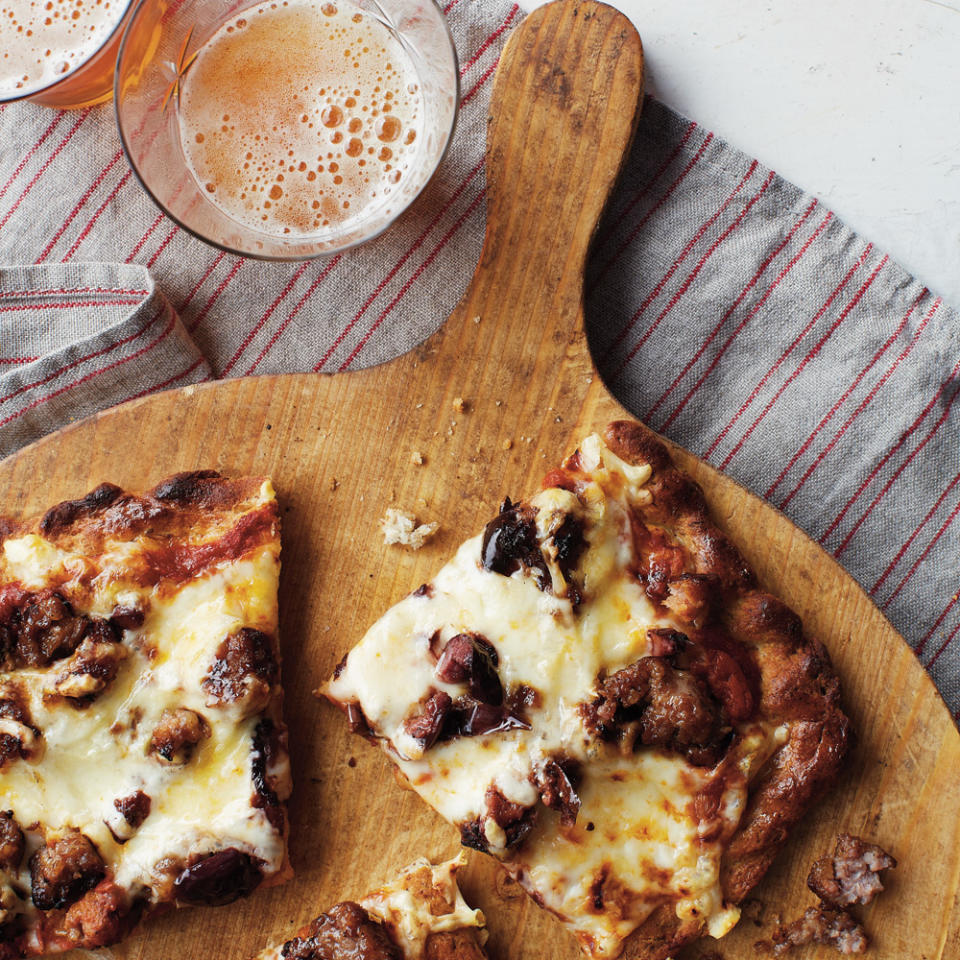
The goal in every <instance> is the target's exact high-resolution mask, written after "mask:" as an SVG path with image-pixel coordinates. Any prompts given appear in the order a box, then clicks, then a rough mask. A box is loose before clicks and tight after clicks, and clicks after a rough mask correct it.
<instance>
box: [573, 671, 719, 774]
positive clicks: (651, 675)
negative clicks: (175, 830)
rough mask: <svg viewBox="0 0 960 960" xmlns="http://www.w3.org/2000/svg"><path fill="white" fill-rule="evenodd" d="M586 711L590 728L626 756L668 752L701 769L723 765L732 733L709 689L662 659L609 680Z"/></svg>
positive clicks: (616, 674) (587, 705) (690, 675)
mask: <svg viewBox="0 0 960 960" xmlns="http://www.w3.org/2000/svg"><path fill="white" fill-rule="evenodd" d="M583 712H584V715H585V719H586V722H587V727H588V729H591V730H592V731H593V732H594V733H595V735H597V736H599V737H601V738H602V739H604V740H613V741H619V742H620V744H621V747H622V749H624V750H625V751H632V750H635V749H637V747H638V746H640V745H641V744H642V745H644V746H657V747H663V748H664V749H667V750H674V751H676V752H678V753H682V754H684V755H685V756H686V757H687V758H688V759H689V760H690V762H691V763H694V764H697V765H698V766H713V765H714V764H715V763H716V762H717V761H718V760H719V758H720V755H721V747H722V745H723V740H724V738H725V737H726V735H727V733H728V732H729V730H728V729H727V728H726V727H725V725H724V724H723V721H722V718H721V716H720V712H719V710H718V708H717V705H716V703H715V701H714V700H713V698H712V697H711V696H710V693H709V691H708V690H707V689H705V686H704V685H703V684H702V683H701V682H700V681H699V680H698V679H697V678H696V677H695V676H694V675H693V674H691V673H689V672H687V671H685V670H677V669H675V668H674V667H672V666H670V664H669V663H667V662H666V660H664V659H663V658H661V657H642V658H641V659H639V660H637V661H635V662H634V663H632V664H630V666H628V667H624V668H623V669H622V670H618V671H617V672H616V673H615V674H613V675H612V676H610V677H608V678H607V679H606V680H605V681H604V682H603V683H602V684H601V685H600V688H599V690H598V696H597V699H596V700H594V701H593V702H592V703H589V704H586V705H585V706H584V708H583Z"/></svg>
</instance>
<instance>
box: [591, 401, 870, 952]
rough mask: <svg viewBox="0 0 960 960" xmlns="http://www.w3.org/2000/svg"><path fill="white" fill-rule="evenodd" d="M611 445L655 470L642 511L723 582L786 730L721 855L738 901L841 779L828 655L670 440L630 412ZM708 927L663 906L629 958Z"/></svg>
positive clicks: (840, 734)
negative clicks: (763, 581)
mask: <svg viewBox="0 0 960 960" xmlns="http://www.w3.org/2000/svg"><path fill="white" fill-rule="evenodd" d="M603 437H604V440H605V442H606V444H607V446H608V447H609V448H610V449H611V450H612V451H613V452H614V453H615V454H617V456H619V457H621V458H622V459H623V460H625V461H626V462H627V463H630V464H648V465H649V466H650V467H651V469H652V471H653V472H652V476H651V480H650V482H649V484H648V489H649V490H650V492H651V494H652V500H651V503H650V505H649V506H648V507H647V508H646V512H647V514H648V516H649V517H650V518H651V520H655V521H658V522H660V523H662V524H664V525H665V526H667V527H669V529H671V530H672V531H673V532H674V534H675V535H676V537H677V538H678V539H679V540H680V541H681V542H682V543H683V544H684V546H686V548H687V550H688V551H689V554H690V556H692V557H693V559H694V564H695V570H696V572H697V573H698V574H704V575H713V576H716V577H717V578H718V580H719V582H720V584H721V585H722V605H721V606H720V615H721V618H722V620H723V623H724V625H725V626H726V628H727V630H728V631H729V632H730V634H731V635H732V636H733V637H734V638H735V639H736V640H739V641H740V642H741V643H743V644H745V645H746V646H747V647H748V648H749V649H750V650H751V651H752V652H753V655H754V659H755V662H756V664H757V666H758V667H759V671H760V678H761V685H760V689H761V699H760V711H761V713H762V715H763V716H764V717H766V718H768V719H770V720H771V721H773V722H775V723H777V724H778V725H779V726H783V727H786V729H787V731H788V737H787V739H786V742H784V743H783V744H782V745H781V746H780V747H779V748H778V749H777V750H776V752H775V753H774V754H773V756H772V757H771V758H770V760H769V761H768V763H767V764H766V766H765V768H764V770H763V771H762V772H761V773H760V775H759V776H758V777H757V778H756V779H755V780H754V781H753V782H752V783H751V785H750V791H749V802H748V805H747V809H746V812H745V814H744V816H743V818H742V820H741V821H740V824H739V826H738V827H737V830H736V832H735V833H734V834H733V836H732V838H731V839H730V842H729V845H728V846H727V849H726V850H725V852H724V854H723V860H722V867H721V882H722V885H723V892H724V896H725V898H726V899H728V900H729V901H730V902H731V903H740V902H742V901H743V900H744V898H746V897H747V895H748V894H749V893H750V892H751V890H753V889H754V887H756V885H757V884H758V883H759V882H760V880H761V879H762V878H763V875H764V874H765V873H766V871H767V869H768V868H769V866H770V865H771V863H773V860H774V858H775V857H776V855H777V853H778V852H779V851H780V849H781V848H782V847H783V845H784V844H785V843H786V841H787V839H788V838H789V835H790V831H791V829H792V828H793V827H794V826H795V825H796V824H797V823H798V822H799V820H800V819H801V818H802V817H803V815H804V814H805V813H806V812H807V811H808V810H809V809H810V808H811V807H812V806H814V804H815V803H816V801H817V799H818V798H819V797H821V796H822V795H823V794H824V793H825V792H826V791H827V790H828V789H829V788H830V787H831V786H832V785H833V783H834V782H835V780H836V778H837V776H838V774H839V772H840V769H841V763H842V761H843V758H844V756H845V755H846V753H847V750H848V748H849V747H850V745H851V742H852V733H851V730H850V721H849V719H848V718H847V716H846V715H845V714H844V713H843V710H842V707H841V703H840V683H839V680H838V678H837V675H836V673H835V672H834V669H833V666H832V664H831V663H830V658H829V655H828V654H827V651H826V649H825V648H824V647H823V645H822V644H821V643H820V642H819V641H818V640H816V639H814V638H811V637H805V636H804V633H803V624H802V623H801V621H800V618H799V617H798V616H797V615H796V614H795V613H794V612H793V611H792V610H791V609H790V608H789V607H788V606H787V605H786V604H785V603H783V601H781V600H779V599H778V598H777V597H775V596H773V595H772V594H769V593H766V592H764V591H763V590H762V589H760V588H759V586H758V584H757V578H756V576H755V574H754V573H753V571H752V570H751V569H750V568H749V566H748V565H747V563H746V561H745V560H744V559H743V557H742V555H741V554H740V551H739V550H738V549H737V548H736V546H734V544H733V542H732V541H731V540H730V539H729V537H727V535H726V534H725V533H724V532H723V531H722V530H720V528H719V527H718V526H717V525H716V524H715V523H714V521H713V520H712V518H711V517H710V514H709V511H708V509H707V505H706V501H705V500H704V496H703V491H702V490H701V489H700V487H699V486H698V485H697V484H696V483H694V481H693V480H692V479H690V477H688V476H687V475H686V474H685V473H683V472H682V471H681V470H680V469H679V468H678V467H677V466H676V465H675V464H674V462H673V460H672V458H671V457H670V453H669V451H668V450H667V448H666V446H665V444H664V443H663V442H662V441H661V440H660V439H659V438H658V437H657V436H656V435H655V434H654V433H653V432H652V431H650V430H648V429H647V428H646V427H644V426H643V425H641V424H639V423H637V422H635V421H632V420H618V421H615V422H613V423H610V424H608V425H607V427H606V429H605V430H604V432H603ZM701 934H702V928H701V926H700V924H698V923H696V922H691V921H681V920H680V919H679V918H678V917H677V916H676V915H675V914H672V913H671V911H670V909H669V905H665V906H664V907H661V908H660V909H658V910H657V911H656V912H655V913H654V914H652V915H651V916H650V918H649V919H648V920H647V921H646V923H644V924H643V925H642V926H641V927H639V928H638V929H637V930H636V931H635V932H634V933H633V934H632V935H631V936H630V937H629V938H628V939H627V940H626V941H625V943H624V950H623V956H624V957H625V958H629V960H666V958H668V957H670V956H671V955H672V954H673V953H675V952H676V951H677V950H678V949H680V947H682V946H683V945H685V944H687V943H691V942H692V941H694V940H696V939H697V938H698V937H699V936H700V935H701Z"/></svg>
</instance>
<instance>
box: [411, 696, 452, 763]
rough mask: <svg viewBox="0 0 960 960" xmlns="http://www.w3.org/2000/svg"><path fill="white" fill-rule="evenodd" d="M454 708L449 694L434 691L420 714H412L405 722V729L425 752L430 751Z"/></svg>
mask: <svg viewBox="0 0 960 960" xmlns="http://www.w3.org/2000/svg"><path fill="white" fill-rule="evenodd" d="M452 706H453V701H452V700H451V699H450V696H449V694H446V693H444V692H443V691H442V690H434V691H433V693H431V694H430V696H429V697H427V699H426V701H424V704H423V708H422V709H421V710H420V712H419V713H414V714H411V715H410V716H409V717H407V718H406V720H404V721H403V729H404V731H405V732H406V733H407V734H408V735H409V736H411V737H412V738H413V739H414V740H418V741H419V742H420V745H421V747H422V748H423V750H425V751H426V750H429V749H430V748H431V747H432V746H433V745H434V744H435V743H436V742H437V739H438V738H439V736H440V732H441V731H442V730H443V726H444V724H445V723H446V721H447V718H448V717H449V716H450V711H451V708H452Z"/></svg>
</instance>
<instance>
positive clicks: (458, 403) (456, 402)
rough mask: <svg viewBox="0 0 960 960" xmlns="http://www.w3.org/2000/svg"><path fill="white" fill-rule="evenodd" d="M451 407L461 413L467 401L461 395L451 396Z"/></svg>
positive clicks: (465, 407)
mask: <svg viewBox="0 0 960 960" xmlns="http://www.w3.org/2000/svg"><path fill="white" fill-rule="evenodd" d="M453 409H454V410H456V411H457V413H463V412H464V411H465V410H466V409H467V401H466V400H464V399H463V397H454V398H453Z"/></svg>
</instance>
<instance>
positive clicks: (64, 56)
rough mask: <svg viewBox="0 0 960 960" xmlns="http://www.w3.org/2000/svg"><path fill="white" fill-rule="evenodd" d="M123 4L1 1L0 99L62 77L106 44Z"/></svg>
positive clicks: (120, 1) (115, 0)
mask: <svg viewBox="0 0 960 960" xmlns="http://www.w3.org/2000/svg"><path fill="white" fill-rule="evenodd" d="M127 6H128V5H127V4H126V3H124V2H123V0H0V100H3V99H6V98H9V97H21V96H27V95H28V94H30V93H34V92H36V91H37V90H40V89H42V88H44V87H48V86H50V84H52V83H56V82H57V81H58V80H60V79H62V78H63V77H64V76H66V75H67V74H68V73H70V72H71V71H73V70H75V69H76V68H77V67H79V66H80V65H81V64H82V63H84V62H85V61H86V60H88V59H89V58H90V57H91V56H92V55H93V54H94V53H96V51H97V50H99V49H100V47H102V46H103V45H104V43H106V41H107V39H108V38H109V37H110V35H111V34H112V33H113V31H114V29H115V28H116V26H117V24H118V23H119V22H120V20H121V19H122V17H123V15H124V13H125V12H126V10H127Z"/></svg>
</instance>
